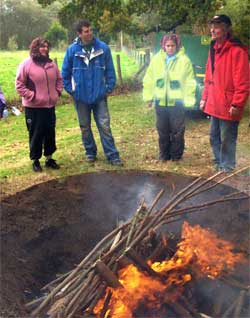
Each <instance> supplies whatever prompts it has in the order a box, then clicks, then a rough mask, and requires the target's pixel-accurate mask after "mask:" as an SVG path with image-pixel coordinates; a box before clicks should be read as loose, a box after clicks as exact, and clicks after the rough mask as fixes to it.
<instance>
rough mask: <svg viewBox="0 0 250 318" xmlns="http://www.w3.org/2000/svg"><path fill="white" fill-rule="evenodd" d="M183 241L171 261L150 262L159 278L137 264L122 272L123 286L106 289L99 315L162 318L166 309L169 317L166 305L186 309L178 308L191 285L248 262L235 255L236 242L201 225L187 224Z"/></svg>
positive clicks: (185, 223) (114, 317)
mask: <svg viewBox="0 0 250 318" xmlns="http://www.w3.org/2000/svg"><path fill="white" fill-rule="evenodd" d="M181 238H182V239H181V241H180V242H179V243H178V245H177V250H176V252H175V254H174V255H173V256H172V257H171V258H170V259H166V260H164V261H162V262H153V263H152V262H151V261H148V262H147V263H148V265H149V266H150V267H151V269H152V270H153V271H154V272H156V273H158V275H157V276H156V275H153V276H152V275H150V274H149V273H145V271H144V272H143V271H141V270H139V269H138V267H137V266H136V265H135V264H129V265H127V266H126V267H124V268H122V269H121V270H119V271H118V279H119V282H120V284H121V285H122V287H118V288H115V289H114V288H110V287H108V288H107V289H106V292H105V296H104V297H103V298H102V299H101V300H99V302H98V303H97V305H96V307H95V309H94V313H95V314H96V316H97V317H98V318H103V317H105V318H107V317H112V318H136V317H141V315H142V314H143V315H144V316H143V317H144V318H158V317H162V312H163V310H165V314H166V317H167V314H168V312H167V309H166V308H165V309H164V306H165V307H166V306H170V307H171V306H173V307H174V309H175V310H176V311H181V310H184V308H183V307H181V308H179V307H178V306H180V305H179V304H178V300H179V299H180V298H181V297H182V294H183V291H184V289H185V287H186V285H187V284H188V283H191V282H192V281H197V280H198V279H201V278H204V277H207V278H209V279H213V280H214V279H215V278H217V277H219V276H225V275H226V274H229V273H231V272H232V271H233V270H234V268H235V266H236V264H237V263H243V262H244V261H246V259H244V256H243V254H241V253H233V250H234V246H233V244H232V243H230V242H228V241H225V240H223V239H220V238H219V237H218V236H217V235H216V234H215V233H213V232H211V231H209V230H208V229H203V228H202V227H201V226H199V225H196V226H191V225H189V224H188V223H187V222H184V224H183V227H182V236H181ZM165 243H166V242H165ZM105 300H106V301H105ZM170 314H171V313H169V315H170ZM183 314H184V313H183Z"/></svg>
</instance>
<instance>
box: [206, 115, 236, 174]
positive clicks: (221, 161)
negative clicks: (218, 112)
mask: <svg viewBox="0 0 250 318" xmlns="http://www.w3.org/2000/svg"><path fill="white" fill-rule="evenodd" d="M238 126H239V122H238V121H230V120H223V119H219V118H216V117H213V116H212V117H211V123H210V144H211V146H212V149H213V155H214V163H215V164H217V165H218V166H219V167H220V168H221V169H225V170H232V169H234V168H235V164H236V159H235V156H236V141H237V136H238Z"/></svg>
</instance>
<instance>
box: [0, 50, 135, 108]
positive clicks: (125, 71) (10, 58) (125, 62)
mask: <svg viewBox="0 0 250 318" xmlns="http://www.w3.org/2000/svg"><path fill="white" fill-rule="evenodd" d="M64 54H65V52H59V51H53V50H52V51H51V52H50V58H51V59H53V60H54V59H55V58H56V59H57V63H58V67H59V69H61V67H62V62H63V57H64ZM118 54H119V55H120V61H121V71H122V77H123V80H124V81H125V82H126V81H128V79H130V78H131V77H132V76H133V75H134V74H135V73H136V72H137V70H138V68H139V66H138V65H137V64H136V62H135V61H134V60H132V59H130V58H129V57H128V56H127V55H126V54H125V53H124V52H112V56H113V61H114V65H115V69H117V63H116V55H118ZM28 56H29V52H28V51H0V65H1V72H0V87H1V89H2V91H3V93H4V97H5V99H6V100H7V101H8V103H9V104H11V102H12V101H13V100H16V99H19V97H18V95H17V93H16V91H15V76H16V71H17V68H18V65H19V64H20V63H21V61H22V60H24V59H25V58H27V57H28Z"/></svg>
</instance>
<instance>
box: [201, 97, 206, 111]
mask: <svg viewBox="0 0 250 318" xmlns="http://www.w3.org/2000/svg"><path fill="white" fill-rule="evenodd" d="M205 105H206V101H205V100H204V99H202V100H201V101H200V110H204V108H205Z"/></svg>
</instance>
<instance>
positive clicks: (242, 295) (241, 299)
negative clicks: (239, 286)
mask: <svg viewBox="0 0 250 318" xmlns="http://www.w3.org/2000/svg"><path fill="white" fill-rule="evenodd" d="M245 295H246V291H245V290H242V291H241V292H240V296H239V298H238V301H237V304H236V307H235V311H234V318H238V317H241V316H240V313H241V310H242V307H243V304H244V298H245Z"/></svg>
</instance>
